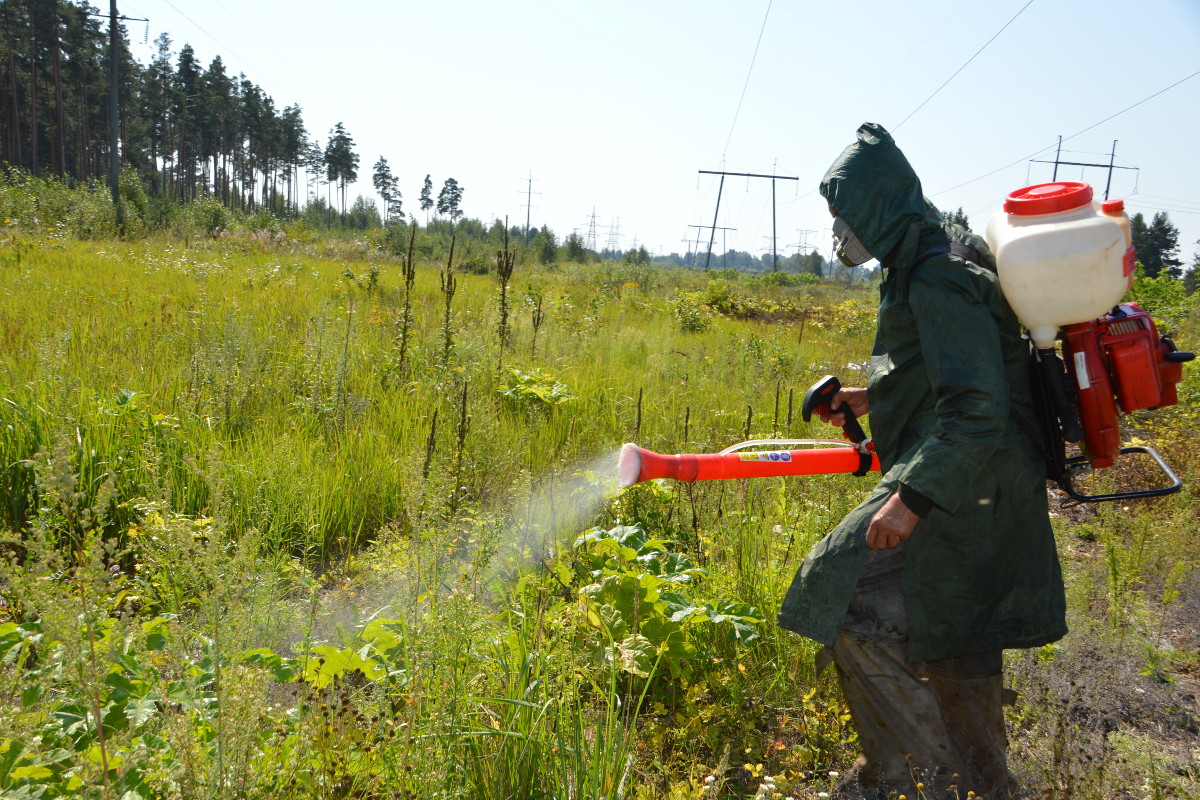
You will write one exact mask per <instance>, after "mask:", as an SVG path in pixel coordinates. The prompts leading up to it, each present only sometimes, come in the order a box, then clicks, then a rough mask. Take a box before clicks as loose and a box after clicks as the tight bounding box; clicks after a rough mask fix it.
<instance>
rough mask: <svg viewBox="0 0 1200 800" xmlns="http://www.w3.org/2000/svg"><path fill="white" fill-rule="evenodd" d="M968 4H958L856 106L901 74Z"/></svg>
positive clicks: (862, 95) (966, 1)
mask: <svg viewBox="0 0 1200 800" xmlns="http://www.w3.org/2000/svg"><path fill="white" fill-rule="evenodd" d="M968 2H969V0H962V2H961V3H959V4H958V8H955V9H954V10H953V11H951V12H950V13H949V14H947V15H946V17H945V19H943V20H942V21H941V22H939V23H938V24H937V27H935V28H934V29H933V30H931V31H930V32H929V35H928V36H926V37H925V38H924V39H922V40H921V42H920V44H918V45H917V46H916V47H914V48H913V49H912V50H910V51H909V52H908V55H906V56H905V57H904V58H902V59H900V60H899V61H898V62H895V64H894V66H893V67H892V69H891V70H890V71H889V72H888V73H887V74H886V75H884V76H883V77H882V78H880V79H879V81H878V82H877V83H876V84H875V85H874V86H872V87H871V88H870V89H868V90H867V91H865V92H863V93H862V94H861V95H859V98H858V100H857V101H856V102H855V105H858V103H860V102H861V101H862V100H863V98H865V97H868V96H869V95H870V94H871V93H873V92H874V91H876V90H877V89H878V88H879V87H880V86H882V85H883V84H884V83H886V82H887V81H888V80H889V79H891V77H892V76H893V75H895V74H896V73H897V72H899V71H900V69H901V67H903V66H904V65H905V64H907V63H908V60H909V59H910V58H912V57H913V56H914V55H915V54H916V53H919V52H920V51H921V50H922V49H923V48H924V47H925V43H926V42H928V41H929V40H930V39H932V38H933V37H934V36H936V35H937V32H938V31H940V30H941V29H942V26H944V25H945V24H946V23H947V22H949V21H950V19H951V17H953V16H954V15H955V14H957V13H958V12H959V10H960V9H961V8H962V7H963V6H965V5H966V4H967V3H968Z"/></svg>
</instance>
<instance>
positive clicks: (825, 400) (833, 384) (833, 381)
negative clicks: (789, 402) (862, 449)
mask: <svg viewBox="0 0 1200 800" xmlns="http://www.w3.org/2000/svg"><path fill="white" fill-rule="evenodd" d="M841 389H842V384H841V381H839V380H838V379H837V378H836V377H834V376H833V375H826V376H825V377H824V378H821V380H819V381H817V382H816V383H814V384H813V385H812V387H811V388H809V390H808V391H807V392H805V393H804V403H803V404H802V405H801V406H800V414H801V416H803V417H804V421H805V422H808V421H809V420H810V419H811V418H812V413H813V412H814V411H816V412H817V413H818V414H820V413H821V412H822V410H825V411H828V412H831V413H837V414H842V415H844V416H845V418H846V422H845V424H843V425H842V432H843V433H844V434H845V435H846V438H847V439H849V440H850V441H852V442H854V443H855V444H859V443H861V442H865V441H866V440H867V434H866V433H865V432H864V431H863V429H862V425H860V424H859V422H858V418H857V417H856V416H854V412H853V411H851V410H850V404H849V403H842V405H841V406H839V407H838V409H837V411H836V412H834V410H833V408H832V407H831V406H830V405H829V404H830V402H831V401H832V400H833V396H834V395H835V394H837V393H838V392H839V391H841Z"/></svg>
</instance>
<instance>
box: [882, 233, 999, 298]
mask: <svg viewBox="0 0 1200 800" xmlns="http://www.w3.org/2000/svg"><path fill="white" fill-rule="evenodd" d="M946 253H949V254H950V255H952V256H958V257H959V258H961V259H962V260H963V261H970V262H971V263H972V264H974V265H975V266H977V267H982V268H983V269H986V270H988V271H989V272H994V271H995V270H993V269H992V268H991V267H990V266H988V263H987V261H985V260H984V259H983V255H982V254H981V253H980V252H979V251H978V250H976V249H975V248H974V247H971V245H969V244H961V243H959V242H947V243H945V244H939V245H935V246H933V247H931V248H929V249H928V250H926V251H925V252H923V253H921V254H920V255H918V256H917V257H916V258H915V259H914V260H913V262H912V263H911V264H909V265H908V266H907V267H905V268H904V269H903V270H901V271H900V275H899V277H898V278H897V280H899V281H900V287H899V288H900V296H901V297H903V298H904V299H905V300H908V282H909V281H910V280H912V274H913V271H914V270H915V269H916V268H917V267H919V266H920V265H921V264H923V263H924V262H926V261H928V260H929V259H931V258H933V257H934V256H940V255H945V254H946Z"/></svg>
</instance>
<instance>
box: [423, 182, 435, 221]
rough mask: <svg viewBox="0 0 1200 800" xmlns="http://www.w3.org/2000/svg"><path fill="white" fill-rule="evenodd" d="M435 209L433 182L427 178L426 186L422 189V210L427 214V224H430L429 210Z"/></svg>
mask: <svg viewBox="0 0 1200 800" xmlns="http://www.w3.org/2000/svg"><path fill="white" fill-rule="evenodd" d="M431 208H433V181H431V180H430V179H429V176H428V175H426V176H425V184H424V185H423V186H422V187H421V210H422V211H424V212H425V223H426V224H428V223H429V209H431Z"/></svg>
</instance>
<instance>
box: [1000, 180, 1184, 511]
mask: <svg viewBox="0 0 1200 800" xmlns="http://www.w3.org/2000/svg"><path fill="white" fill-rule="evenodd" d="M987 241H988V245H989V246H990V247H991V248H992V252H993V253H995V255H996V263H997V266H998V269H997V275H998V276H999V279H1000V288H1001V290H1002V291H1003V292H1004V296H1005V298H1006V299H1007V300H1008V304H1009V306H1011V307H1012V310H1013V312H1014V313H1015V314H1016V315H1017V318H1018V319H1020V320H1021V323H1022V324H1023V325H1024V326H1025V327H1026V329H1027V330H1028V332H1029V339H1030V342H1031V344H1032V347H1031V372H1032V379H1033V380H1032V383H1033V389H1034V406H1035V410H1036V411H1037V414H1038V422H1039V423H1040V428H1041V430H1040V432H1039V433H1040V439H1041V441H1040V444H1041V446H1042V450H1043V453H1044V455H1045V457H1046V466H1047V477H1049V478H1051V479H1052V480H1055V481H1057V482H1058V485H1059V486H1060V487H1061V488H1062V489H1063V491H1065V492H1066V493H1067V494H1068V495H1070V496H1071V497H1072V498H1073V499H1074V500H1076V501H1078V502H1100V501H1103V500H1123V499H1128V498H1134V497H1155V496H1158V495H1164V494H1170V493H1172V492H1176V491H1179V489H1180V488H1181V487H1182V486H1183V483H1182V481H1180V480H1179V477H1178V476H1177V475H1176V474H1175V472H1174V471H1173V470H1172V469H1171V468H1170V467H1169V466H1168V465H1167V463H1166V462H1165V461H1164V460H1163V458H1162V456H1160V455H1159V454H1158V452H1157V451H1156V450H1154V449H1153V448H1151V447H1147V446H1143V445H1136V446H1128V447H1122V446H1121V431H1120V425H1119V422H1118V418H1117V408H1118V406H1119V407H1120V410H1121V411H1122V412H1124V413H1126V414H1128V413H1131V412H1133V411H1137V410H1140V409H1147V408H1163V407H1164V406H1171V405H1175V404H1176V403H1177V402H1179V397H1178V394H1177V392H1176V386H1177V385H1178V383H1179V381H1180V380H1181V379H1182V377H1183V363H1184V362H1186V361H1191V360H1192V359H1193V358H1194V357H1195V356H1194V354H1193V353H1185V352H1181V351H1180V350H1179V348H1177V347H1176V346H1175V343H1174V342H1173V341H1171V339H1170V337H1168V336H1160V335H1159V333H1158V329H1157V328H1156V327H1155V325H1154V320H1153V319H1151V318H1150V315H1149V314H1147V313H1146V312H1145V311H1143V310H1142V309H1141V307H1139V306H1138V305H1137V304H1136V303H1127V304H1123V303H1120V300H1121V297H1123V296H1124V294H1125V292H1126V291H1128V290H1129V287H1130V286H1132V285H1133V274H1134V269H1135V254H1134V250H1133V246H1132V240H1131V237H1130V231H1129V218H1128V217H1127V216H1126V214H1125V203H1124V201H1122V200H1112V201H1105V202H1103V203H1098V202H1095V201H1093V199H1092V187H1091V186H1089V185H1087V184H1086V183H1077V182H1060V183H1044V184H1039V185H1036V186H1028V187H1026V188H1024V189H1018V190H1017V191H1015V192H1012V193H1011V194H1009V195H1008V198H1007V200H1006V201H1005V203H1004V207H1003V208H1002V209H1001V210H1000V211H997V212H996V213H995V214H994V215H993V216H992V218H991V219H990V220H989V221H988V226H987ZM1060 329H1061V334H1060V333H1059V331H1060ZM1059 338H1061V341H1062V353H1063V355H1062V358H1061V359H1060V358H1059V356H1058V353H1057V350H1056V348H1055V343H1056V339H1059ZM1067 442H1071V443H1076V444H1078V445H1079V446H1080V450H1081V451H1082V455H1078V456H1072V457H1069V458H1068V457H1067V455H1066V443H1067ZM1130 453H1142V454H1145V455H1148V456H1150V457H1151V458H1152V459H1153V460H1154V462H1155V463H1156V464H1157V465H1158V467H1159V469H1160V470H1161V471H1162V473H1163V475H1165V476H1166V478H1167V481H1168V484H1167V485H1166V486H1161V487H1157V488H1153V489H1142V490H1134V491H1124V492H1115V493H1111V494H1101V495H1086V494H1083V493H1082V492H1079V491H1078V490H1077V489H1075V487H1074V485H1073V479H1074V476H1075V475H1076V474H1077V473H1078V472H1080V471H1082V470H1085V469H1087V468H1089V467H1091V468H1093V469H1102V468H1104V467H1110V466H1112V465H1113V462H1114V461H1115V459H1116V457H1117V456H1118V455H1124V454H1130Z"/></svg>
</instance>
